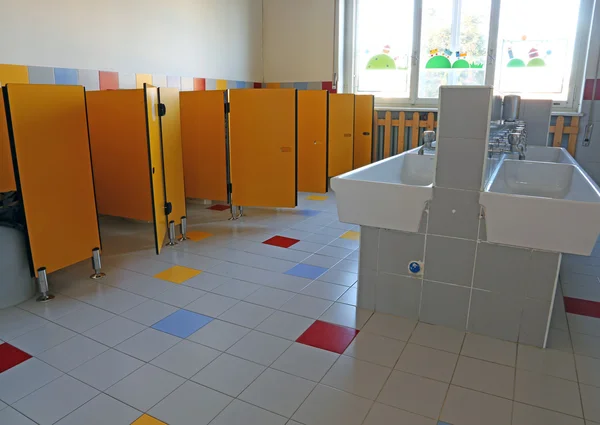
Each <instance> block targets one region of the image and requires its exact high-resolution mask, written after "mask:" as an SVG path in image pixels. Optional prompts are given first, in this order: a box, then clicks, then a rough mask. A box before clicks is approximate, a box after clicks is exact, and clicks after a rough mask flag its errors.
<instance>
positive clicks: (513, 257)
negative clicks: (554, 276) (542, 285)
mask: <svg viewBox="0 0 600 425" xmlns="http://www.w3.org/2000/svg"><path fill="white" fill-rule="evenodd" d="M531 265H532V264H531V251H530V250H527V249H524V248H516V247H512V246H505V245H496V244H491V243H484V242H482V243H480V244H479V245H478V247H477V260H476V262H475V277H474V280H473V287H474V288H478V289H486V290H488V291H492V292H497V293H499V294H507V295H514V296H519V297H524V296H525V293H526V292H527V285H528V282H529V278H530V273H529V271H530V268H531ZM555 267H556V265H555Z"/></svg>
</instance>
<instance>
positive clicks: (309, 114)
mask: <svg viewBox="0 0 600 425" xmlns="http://www.w3.org/2000/svg"><path fill="white" fill-rule="evenodd" d="M328 104H329V92H328V91H326V90H319V91H318V90H300V91H298V190H299V191H300V192H316V193H325V192H327V140H328V134H327V114H328V109H329V108H328Z"/></svg>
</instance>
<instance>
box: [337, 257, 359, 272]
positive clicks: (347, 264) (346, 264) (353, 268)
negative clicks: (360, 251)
mask: <svg viewBox="0 0 600 425" xmlns="http://www.w3.org/2000/svg"><path fill="white" fill-rule="evenodd" d="M333 269H334V270H342V271H344V272H350V273H358V261H353V260H348V259H346V260H342V261H340V262H339V263H337V264H336V265H335V266H333Z"/></svg>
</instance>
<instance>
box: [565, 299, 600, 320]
mask: <svg viewBox="0 0 600 425" xmlns="http://www.w3.org/2000/svg"><path fill="white" fill-rule="evenodd" d="M565 310H566V311H567V313H571V314H578V315H580V316H589V317H596V318H598V319H600V302H598V301H589V300H582V299H580V298H571V297H565Z"/></svg>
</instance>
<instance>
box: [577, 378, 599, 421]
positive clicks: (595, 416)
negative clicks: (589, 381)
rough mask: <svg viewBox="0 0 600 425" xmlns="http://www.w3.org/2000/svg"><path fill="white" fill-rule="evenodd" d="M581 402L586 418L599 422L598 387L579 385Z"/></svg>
mask: <svg viewBox="0 0 600 425" xmlns="http://www.w3.org/2000/svg"><path fill="white" fill-rule="evenodd" d="M580 388H581V402H582V403H583V414H584V417H585V419H586V420H590V421H594V422H600V388H598V387H592V386H590V385H581V387H580Z"/></svg>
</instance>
